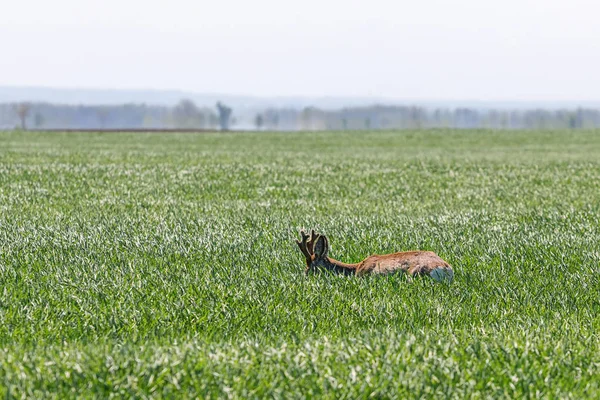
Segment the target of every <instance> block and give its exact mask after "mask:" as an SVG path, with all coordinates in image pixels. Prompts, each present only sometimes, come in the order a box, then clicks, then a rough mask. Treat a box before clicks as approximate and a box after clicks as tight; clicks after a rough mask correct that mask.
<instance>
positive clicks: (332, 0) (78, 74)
mask: <svg viewBox="0 0 600 400" xmlns="http://www.w3.org/2000/svg"><path fill="white" fill-rule="evenodd" d="M2 8H3V12H2V14H0V48H1V49H2V62H1V63H0V85H8V86H47V87H67V88H75V87H81V88H111V89H112V88H114V89H134V88H141V89H142V88H143V89H178V90H185V91H194V92H200V93H230V94H245V95H254V96H349V97H350V96H354V97H365V96H366V97H369V96H372V97H379V98H381V97H387V98H403V99H415V100H418V99H440V100H441V99H448V100H452V99H455V100H461V99H470V100H481V101H494V100H514V101H527V100H542V101H554V100H598V99H600V80H599V79H597V78H596V75H597V71H599V70H600V24H598V23H597V21H596V19H597V15H598V13H599V12H600V3H597V2H594V1H592V0H571V1H569V2H568V3H567V2H564V1H559V0H504V1H502V2H499V1H497V2H489V1H481V0H479V1H477V0H457V1H453V2H449V1H443V0H422V1H419V2H408V1H394V0H372V1H369V2H361V1H358V0H305V1H302V2H290V1H281V0H256V1H253V2H247V1H243V0H222V1H219V2H213V1H211V2H206V1H201V2H198V1H192V0H173V1H171V2H169V3H168V5H165V3H164V2H158V1H142V0H129V1H122V0H105V1H97V0H94V1H86V2H81V1H76V0H55V1H52V2H45V1H42V0H21V1H19V2H7V3H6V4H3V7H2Z"/></svg>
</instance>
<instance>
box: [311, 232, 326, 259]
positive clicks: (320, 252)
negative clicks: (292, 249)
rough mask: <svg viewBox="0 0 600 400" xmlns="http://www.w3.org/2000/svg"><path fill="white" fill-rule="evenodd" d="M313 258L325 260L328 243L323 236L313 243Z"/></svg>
mask: <svg viewBox="0 0 600 400" xmlns="http://www.w3.org/2000/svg"><path fill="white" fill-rule="evenodd" d="M314 251H315V258H325V257H327V253H328V252H329V243H328V242H327V238H326V237H325V236H324V235H321V236H319V238H318V239H317V243H315V250H314Z"/></svg>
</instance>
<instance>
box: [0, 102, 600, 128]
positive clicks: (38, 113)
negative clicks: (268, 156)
mask: <svg viewBox="0 0 600 400" xmlns="http://www.w3.org/2000/svg"><path fill="white" fill-rule="evenodd" d="M231 127H233V128H236V129H257V130H263V129H268V130H362V129H367V130H368V129H420V128H458V129H466V128H490V129H565V128H567V129H578V128H600V110H598V109H583V108H579V109H572V110H568V109H560V110H542V109H538V110H482V109H471V108H456V109H441V108H437V109H429V108H424V107H417V106H383V105H374V106H369V107H353V108H345V109H341V110H323V109H318V108H314V107H308V108H305V109H302V110H298V109H275V108H272V109H266V110H258V111H251V110H239V111H238V112H236V110H232V109H231V108H230V107H227V106H226V105H224V104H222V103H217V105H216V106H215V107H199V106H197V105H196V104H194V103H193V102H192V101H190V100H182V101H181V102H179V104H177V105H176V106H174V107H167V106H156V105H145V104H124V105H113V106H110V105H107V106H85V105H79V106H74V105H58V104H49V103H14V104H0V129H14V128H21V129H215V130H216V129H221V130H228V129H230V128H231Z"/></svg>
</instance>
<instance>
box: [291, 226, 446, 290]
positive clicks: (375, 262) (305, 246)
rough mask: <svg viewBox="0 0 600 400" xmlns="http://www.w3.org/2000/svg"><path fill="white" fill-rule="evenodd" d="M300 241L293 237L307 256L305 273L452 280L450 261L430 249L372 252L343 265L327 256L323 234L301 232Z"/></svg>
mask: <svg viewBox="0 0 600 400" xmlns="http://www.w3.org/2000/svg"><path fill="white" fill-rule="evenodd" d="M300 235H301V236H302V240H296V244H298V247H300V251H301V252H302V254H304V257H306V270H305V273H306V274H307V275H308V274H309V273H311V272H317V271H319V270H321V269H324V270H329V271H332V272H334V273H336V274H343V275H359V276H360V275H367V274H392V273H395V272H404V273H407V274H409V275H410V276H415V275H429V276H431V277H432V278H433V279H434V280H436V281H444V280H447V281H448V282H452V279H453V278H454V271H453V270H452V267H451V266H450V264H448V263H447V262H446V261H444V260H443V259H442V258H440V257H439V256H438V255H437V254H435V253H434V252H432V251H406V252H401V253H393V254H386V255H382V256H380V255H372V256H370V257H367V258H365V259H364V260H362V261H361V262H359V263H358V264H346V263H343V262H341V261H337V260H334V259H333V258H329V257H328V256H327V253H328V252H329V242H328V240H327V237H326V236H325V235H320V234H317V233H315V231H314V230H313V231H311V234H310V240H308V238H309V235H308V234H307V233H305V232H304V231H300Z"/></svg>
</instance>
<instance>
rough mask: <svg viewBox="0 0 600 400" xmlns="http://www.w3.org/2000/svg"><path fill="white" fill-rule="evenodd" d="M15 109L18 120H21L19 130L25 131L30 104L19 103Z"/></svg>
mask: <svg viewBox="0 0 600 400" xmlns="http://www.w3.org/2000/svg"><path fill="white" fill-rule="evenodd" d="M15 109H16V111H17V115H18V116H19V119H20V120H21V129H23V130H26V129H27V116H28V115H29V112H30V111H31V103H27V102H23V103H19V104H17V105H16V106H15Z"/></svg>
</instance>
